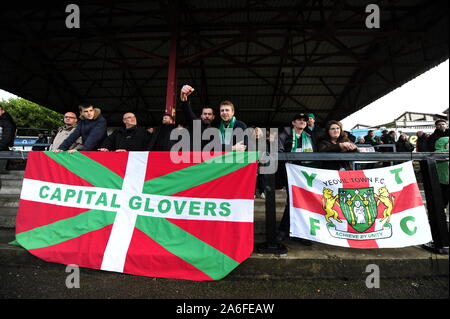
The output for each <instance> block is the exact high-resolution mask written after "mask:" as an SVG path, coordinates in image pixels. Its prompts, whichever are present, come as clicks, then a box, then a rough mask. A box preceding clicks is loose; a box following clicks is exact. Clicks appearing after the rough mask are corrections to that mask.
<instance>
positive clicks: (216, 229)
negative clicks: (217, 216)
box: [167, 219, 254, 263]
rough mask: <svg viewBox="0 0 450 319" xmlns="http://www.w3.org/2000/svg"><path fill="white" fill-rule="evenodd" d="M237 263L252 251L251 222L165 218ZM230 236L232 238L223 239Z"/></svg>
mask: <svg viewBox="0 0 450 319" xmlns="http://www.w3.org/2000/svg"><path fill="white" fill-rule="evenodd" d="M167 220H169V221H170V222H172V223H173V224H175V225H177V226H178V227H180V228H181V229H183V230H184V231H187V232H188V233H190V234H191V235H193V236H195V237H197V238H198V239H200V240H201V241H204V242H205V243H207V244H208V245H210V246H212V247H214V248H216V249H217V250H219V251H221V252H222V253H224V254H226V255H227V256H228V257H230V258H232V259H234V260H235V261H237V262H238V263H242V262H243V261H244V260H245V259H247V258H248V257H250V255H251V254H252V252H253V239H254V236H253V223H249V222H220V221H206V220H183V219H167ZM225 238H230V239H232V240H225Z"/></svg>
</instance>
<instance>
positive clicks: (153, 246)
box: [123, 228, 212, 281]
mask: <svg viewBox="0 0 450 319" xmlns="http://www.w3.org/2000/svg"><path fill="white" fill-rule="evenodd" d="M123 272H124V273H127V274H133V275H140V276H149V277H164V278H176V279H189V280H199V281H205V280H208V281H210V280H212V278H211V277H209V276H208V275H206V274H205V273H203V272H202V271H200V270H198V269H197V268H195V267H194V266H192V265H191V264H189V263H188V262H186V261H184V260H183V259H181V258H180V257H178V256H176V255H174V254H172V253H171V252H169V251H167V250H166V249H164V248H163V247H162V246H161V245H159V244H158V243H157V242H155V241H154V240H153V239H151V238H150V237H148V236H147V235H146V234H144V233H143V232H142V231H140V230H139V229H137V228H135V229H134V232H133V237H132V240H131V243H130V247H129V248H128V253H127V258H126V261H125V266H124V269H123Z"/></svg>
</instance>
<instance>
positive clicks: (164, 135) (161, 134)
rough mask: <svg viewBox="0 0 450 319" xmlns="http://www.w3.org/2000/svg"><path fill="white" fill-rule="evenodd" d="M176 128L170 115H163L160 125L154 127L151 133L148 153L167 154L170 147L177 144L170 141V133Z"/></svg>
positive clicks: (174, 141)
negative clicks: (158, 152)
mask: <svg viewBox="0 0 450 319" xmlns="http://www.w3.org/2000/svg"><path fill="white" fill-rule="evenodd" d="M174 128H176V125H175V124H174V119H173V117H172V115H170V114H164V115H163V118H162V125H160V126H158V127H156V128H155V129H154V131H153V134H152V137H151V139H150V143H149V144H148V146H147V150H148V151H160V152H163V151H164V152H168V151H170V150H171V149H172V146H173V145H175V143H176V142H177V141H176V140H171V139H170V133H171V132H172V130H173V129H174Z"/></svg>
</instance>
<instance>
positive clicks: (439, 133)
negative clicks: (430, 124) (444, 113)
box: [427, 119, 448, 152]
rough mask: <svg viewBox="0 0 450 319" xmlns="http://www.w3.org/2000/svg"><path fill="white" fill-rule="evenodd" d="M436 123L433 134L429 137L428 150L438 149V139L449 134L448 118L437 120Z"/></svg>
mask: <svg viewBox="0 0 450 319" xmlns="http://www.w3.org/2000/svg"><path fill="white" fill-rule="evenodd" d="M434 125H435V127H436V129H435V130H434V132H433V134H431V135H430V137H428V140H427V148H428V152H434V151H435V150H436V145H435V144H436V141H437V140H438V139H440V138H441V137H444V136H448V127H447V121H446V120H442V119H440V120H437V121H436V122H434Z"/></svg>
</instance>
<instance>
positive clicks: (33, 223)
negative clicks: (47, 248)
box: [16, 199, 89, 233]
mask: <svg viewBox="0 0 450 319" xmlns="http://www.w3.org/2000/svg"><path fill="white" fill-rule="evenodd" d="M88 210H89V209H86V208H76V207H66V206H59V205H52V204H45V203H39V202H34V201H28V200H24V199H21V200H20V203H19V209H18V211H17V217H16V233H21V232H24V231H28V230H30V229H34V228H36V227H41V226H44V225H47V224H51V223H54V222H57V221H59V220H63V219H66V218H70V217H74V216H77V215H79V214H81V213H84V212H86V211H88Z"/></svg>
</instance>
